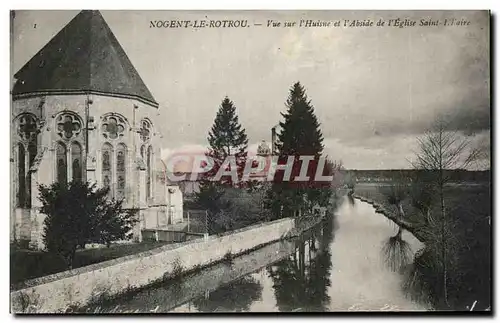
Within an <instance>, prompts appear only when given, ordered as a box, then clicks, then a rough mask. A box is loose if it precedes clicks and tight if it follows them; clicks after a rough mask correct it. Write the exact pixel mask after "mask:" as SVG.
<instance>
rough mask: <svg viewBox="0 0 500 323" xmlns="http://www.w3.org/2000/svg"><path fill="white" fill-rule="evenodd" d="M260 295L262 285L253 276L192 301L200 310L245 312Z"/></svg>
mask: <svg viewBox="0 0 500 323" xmlns="http://www.w3.org/2000/svg"><path fill="white" fill-rule="evenodd" d="M261 296H262V286H261V285H260V283H259V282H257V281H256V280H255V279H254V278H253V277H250V276H247V277H243V278H241V279H239V280H237V281H235V282H232V283H231V284H229V285H226V286H223V287H221V288H219V289H217V290H215V291H214V292H212V293H209V292H207V293H206V294H205V297H200V298H198V299H196V300H195V301H194V302H193V305H194V306H196V308H197V309H198V311H200V312H247V311H248V310H249V309H250V305H251V304H252V303H253V302H254V301H256V300H259V299H260V298H261Z"/></svg>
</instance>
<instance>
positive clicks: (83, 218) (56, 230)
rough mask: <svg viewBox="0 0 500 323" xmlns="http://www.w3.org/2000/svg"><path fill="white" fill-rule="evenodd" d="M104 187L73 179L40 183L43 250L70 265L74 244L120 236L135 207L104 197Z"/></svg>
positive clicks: (108, 240) (129, 225)
mask: <svg viewBox="0 0 500 323" xmlns="http://www.w3.org/2000/svg"><path fill="white" fill-rule="evenodd" d="M108 191H109V189H108V188H102V189H96V186H95V184H92V185H91V184H89V183H82V182H80V181H73V182H71V183H69V184H59V183H54V184H52V185H50V186H45V185H40V195H39V198H40V201H41V202H42V207H41V208H40V211H41V213H43V214H46V215H47V217H46V218H45V220H44V224H45V226H44V232H43V240H44V242H45V246H46V248H47V250H48V251H49V252H51V253H54V254H58V255H60V256H62V257H63V258H64V260H65V261H66V264H67V266H68V268H72V265H73V260H74V257H75V252H76V249H77V247H78V246H81V245H85V243H89V242H96V243H104V244H108V245H109V244H110V243H111V241H114V240H119V239H124V238H126V237H128V233H129V232H130V231H131V230H132V228H133V226H134V224H135V223H136V222H137V221H138V220H137V219H136V218H135V214H136V212H137V211H136V210H134V209H124V208H123V206H122V201H121V200H120V201H116V200H108V198H107V195H108Z"/></svg>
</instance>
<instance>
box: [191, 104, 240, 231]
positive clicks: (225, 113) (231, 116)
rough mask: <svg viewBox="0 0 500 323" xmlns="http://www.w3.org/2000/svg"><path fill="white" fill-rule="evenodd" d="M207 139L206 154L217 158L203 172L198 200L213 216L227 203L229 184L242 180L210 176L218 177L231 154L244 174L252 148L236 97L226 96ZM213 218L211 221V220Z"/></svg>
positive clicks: (212, 158)
mask: <svg viewBox="0 0 500 323" xmlns="http://www.w3.org/2000/svg"><path fill="white" fill-rule="evenodd" d="M207 139H208V143H209V149H208V152H207V153H206V155H207V157H209V158H210V160H212V161H213V162H214V165H213V167H212V169H211V171H210V172H207V173H205V174H203V177H202V179H201V182H200V191H199V193H198V194H197V201H198V204H200V205H201V206H202V207H204V208H206V209H207V210H208V212H209V215H210V216H211V217H213V216H214V215H215V214H217V213H218V212H220V210H221V209H223V208H225V207H226V206H223V205H221V202H220V198H221V197H222V195H223V193H224V190H225V189H226V188H227V187H234V186H237V185H238V183H235V182H233V180H232V179H231V178H230V177H229V176H224V177H222V178H221V180H220V181H212V180H210V179H211V178H214V177H215V175H216V174H217V172H218V171H219V168H220V167H221V165H222V164H223V163H224V161H225V160H226V159H227V157H229V156H231V157H234V159H235V162H236V166H237V173H238V178H241V173H242V171H243V168H244V166H245V162H246V156H247V148H248V139H247V135H246V133H245V129H244V128H243V127H242V126H241V124H240V123H239V120H238V116H237V114H236V107H235V105H234V103H233V101H231V100H230V99H229V98H228V97H227V96H226V97H225V98H224V99H223V100H222V103H221V105H220V107H219V111H218V112H217V115H216V117H215V120H214V124H213V125H212V128H211V129H210V131H209V133H208V138H207ZM209 222H211V221H210V220H209Z"/></svg>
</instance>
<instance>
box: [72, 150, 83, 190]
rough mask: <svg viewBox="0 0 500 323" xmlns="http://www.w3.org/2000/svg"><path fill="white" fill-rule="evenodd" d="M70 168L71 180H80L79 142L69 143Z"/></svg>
mask: <svg viewBox="0 0 500 323" xmlns="http://www.w3.org/2000/svg"><path fill="white" fill-rule="evenodd" d="M71 170H72V173H73V181H78V182H81V181H82V147H81V146H80V144H79V143H77V142H73V143H72V144H71Z"/></svg>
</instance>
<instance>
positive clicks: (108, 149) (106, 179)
mask: <svg viewBox="0 0 500 323" xmlns="http://www.w3.org/2000/svg"><path fill="white" fill-rule="evenodd" d="M112 162H113V147H112V146H111V145H110V144H108V143H105V144H104V145H103V147H102V183H103V186H104V187H107V188H110V195H111V194H112V193H111V182H112V180H113V176H112V173H111V165H112Z"/></svg>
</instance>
